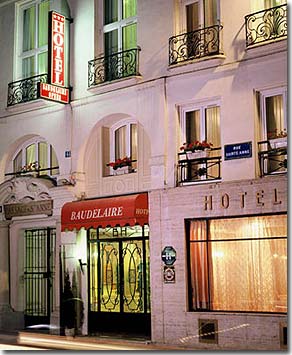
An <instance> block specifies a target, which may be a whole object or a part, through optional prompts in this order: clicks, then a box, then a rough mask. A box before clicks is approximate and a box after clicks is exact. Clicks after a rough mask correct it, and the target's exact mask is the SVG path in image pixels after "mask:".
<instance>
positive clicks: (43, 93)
mask: <svg viewBox="0 0 292 355" xmlns="http://www.w3.org/2000/svg"><path fill="white" fill-rule="evenodd" d="M65 20H66V19H65V16H63V15H60V14H58V13H57V12H54V11H51V12H50V13H49V78H48V83H40V85H39V95H40V97H41V98H44V99H48V100H52V101H57V102H60V103H64V104H67V103H69V102H70V92H69V89H68V88H66V87H65V72H66V64H67V63H66V58H65Z"/></svg>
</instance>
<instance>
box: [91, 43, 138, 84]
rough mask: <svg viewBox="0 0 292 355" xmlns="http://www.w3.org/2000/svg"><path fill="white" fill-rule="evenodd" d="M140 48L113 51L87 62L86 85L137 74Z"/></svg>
mask: <svg viewBox="0 0 292 355" xmlns="http://www.w3.org/2000/svg"><path fill="white" fill-rule="evenodd" d="M139 51H140V48H134V49H129V50H126V51H122V52H118V53H113V54H111V55H108V56H104V57H99V58H96V59H93V60H90V61H89V62H88V87H92V86H95V85H97V84H101V83H103V82H106V81H112V80H117V79H122V78H126V77H129V76H133V75H139V68H138V63H139Z"/></svg>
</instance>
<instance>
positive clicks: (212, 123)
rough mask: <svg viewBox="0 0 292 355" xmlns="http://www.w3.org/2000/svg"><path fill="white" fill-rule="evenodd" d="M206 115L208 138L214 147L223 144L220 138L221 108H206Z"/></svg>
mask: <svg viewBox="0 0 292 355" xmlns="http://www.w3.org/2000/svg"><path fill="white" fill-rule="evenodd" d="M205 117H206V125H205V127H206V136H205V137H206V140H207V142H210V143H212V144H213V147H214V148H219V147H220V146H221V142H220V141H221V140H220V109H219V107H218V106H216V107H209V108H207V109H206V110H205Z"/></svg>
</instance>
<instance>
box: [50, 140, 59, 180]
mask: <svg viewBox="0 0 292 355" xmlns="http://www.w3.org/2000/svg"><path fill="white" fill-rule="evenodd" d="M50 150H51V166H50V168H55V167H58V166H59V162H58V159H57V155H56V152H55V151H54V149H53V147H52V146H51V147H50ZM59 173H60V170H59V169H52V170H51V175H57V174H59Z"/></svg>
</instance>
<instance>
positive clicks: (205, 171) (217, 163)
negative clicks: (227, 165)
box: [177, 148, 222, 185]
mask: <svg viewBox="0 0 292 355" xmlns="http://www.w3.org/2000/svg"><path fill="white" fill-rule="evenodd" d="M221 162H222V158H221V148H212V149H211V152H210V156H209V157H204V158H195V159H188V158H187V156H186V153H178V176H177V183H178V185H180V184H184V183H191V182H202V181H212V180H220V179H221Z"/></svg>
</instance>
